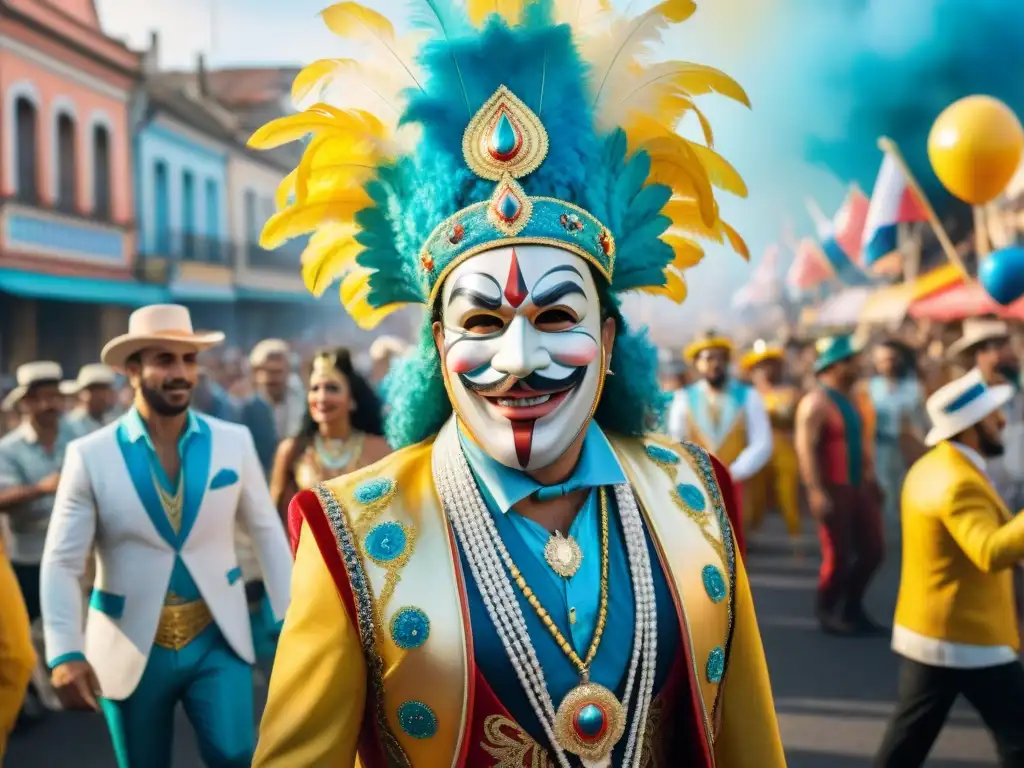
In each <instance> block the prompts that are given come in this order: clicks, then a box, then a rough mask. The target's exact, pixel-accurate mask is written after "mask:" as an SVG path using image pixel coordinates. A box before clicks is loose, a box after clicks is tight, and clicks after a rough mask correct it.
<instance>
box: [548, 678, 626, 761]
mask: <svg viewBox="0 0 1024 768" xmlns="http://www.w3.org/2000/svg"><path fill="white" fill-rule="evenodd" d="M625 730H626V708H625V707H623V706H622V704H621V703H620V702H619V700H618V699H616V698H615V694H614V693H612V692H611V691H609V690H608V689H607V688H605V687H604V686H603V685H598V684H597V683H591V682H589V681H587V679H586V678H585V677H584V679H583V682H581V683H580V684H579V685H578V686H576V687H575V688H573V689H572V690H571V691H569V693H567V694H566V696H565V698H564V699H562V703H561V704H559V705H558V712H556V713H555V738H556V739H557V740H558V745H559V746H560V747H561V748H562V749H564V750H565V751H566V752H571V753H572V754H574V755H577V756H578V757H580V758H581V759H583V760H584V761H585V762H586V764H587V765H593V766H609V765H611V755H612V750H613V749H615V745H616V744H618V743H619V739H621V738H622V734H623V732H624V731H625Z"/></svg>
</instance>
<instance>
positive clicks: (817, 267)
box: [786, 237, 835, 293]
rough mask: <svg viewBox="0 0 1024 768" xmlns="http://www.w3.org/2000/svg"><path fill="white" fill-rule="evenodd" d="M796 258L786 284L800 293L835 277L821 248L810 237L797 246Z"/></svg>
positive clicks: (787, 275) (788, 273)
mask: <svg viewBox="0 0 1024 768" xmlns="http://www.w3.org/2000/svg"><path fill="white" fill-rule="evenodd" d="M795 250H796V256H795V258H794V259H793V264H792V265H791V266H790V268H789V271H788V272H787V273H786V284H787V285H788V286H789V287H790V288H792V289H793V290H794V291H796V292H798V293H807V292H810V291H812V290H814V289H815V288H817V287H818V286H819V285H821V284H822V283H824V282H827V281H829V280H831V279H832V278H833V277H835V273H834V272H833V271H832V266H831V264H829V261H828V259H827V258H826V257H825V254H824V253H822V251H821V247H820V246H819V245H818V244H817V243H816V242H814V240H812V239H811V238H809V237H805V238H804V239H803V240H801V241H800V242H799V243H797V244H796V249H795Z"/></svg>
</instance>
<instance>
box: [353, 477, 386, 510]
mask: <svg viewBox="0 0 1024 768" xmlns="http://www.w3.org/2000/svg"><path fill="white" fill-rule="evenodd" d="M394 489H395V481H394V480H392V479H391V478H389V477H375V478H373V479H372V480H366V481H365V482H362V483H360V484H359V485H357V486H356V487H355V490H354V491H352V495H353V496H355V497H356V501H358V502H359V503H360V504H372V503H373V502H375V501H379V500H380V499H382V498H384V497H385V496H387V495H388V494H389V493H391V492H392V491H393V490H394Z"/></svg>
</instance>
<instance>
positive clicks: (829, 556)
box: [796, 336, 885, 636]
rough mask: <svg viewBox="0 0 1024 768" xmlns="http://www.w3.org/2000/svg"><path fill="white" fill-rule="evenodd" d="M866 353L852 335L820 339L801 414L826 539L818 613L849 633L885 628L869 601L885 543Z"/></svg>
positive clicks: (833, 628) (809, 480)
mask: <svg viewBox="0 0 1024 768" xmlns="http://www.w3.org/2000/svg"><path fill="white" fill-rule="evenodd" d="M859 353H860V346H859V345H858V344H857V343H856V342H855V341H854V340H853V338H852V337H851V336H835V337H831V338H826V339H822V340H821V341H819V342H818V359H817V361H816V363H815V367H814V369H815V374H816V376H817V380H818V386H817V387H816V388H815V389H812V390H811V391H810V392H809V393H808V394H807V395H805V396H804V398H803V400H801V401H800V406H799V408H798V409H797V421H796V449H797V455H798V459H799V463H800V475H801V479H802V480H803V483H804V486H805V487H806V488H807V499H808V502H809V505H810V508H811V514H812V515H813V516H814V518H815V519H816V520H817V521H818V535H819V538H820V540H821V554H822V559H821V574H820V578H819V582H818V596H817V604H816V606H815V613H816V616H817V619H818V622H819V623H820V624H821V628H822V630H824V631H825V632H827V633H829V634H837V635H844V636H849V635H857V634H880V633H883V632H885V630H884V628H882V627H881V626H880V625H878V624H877V623H876V622H875V621H873V620H872V619H871V618H870V617H869V616H868V615H867V614H866V613H865V611H864V604H863V601H864V593H865V592H866V591H867V587H868V584H869V583H870V581H871V578H872V576H874V574H875V571H877V570H878V566H879V565H880V564H881V562H882V557H883V553H884V548H885V544H884V541H883V534H882V518H881V511H880V507H881V505H880V501H881V494H880V492H879V490H878V483H877V482H876V481H875V468H874V460H873V459H874V457H873V454H872V451H871V446H872V445H873V444H874V439H873V431H874V423H873V422H874V419H873V418H872V411H871V409H870V406H869V405H868V403H867V400H866V398H865V397H863V396H860V393H858V392H857V390H856V384H857V378H858V374H859V362H858V355H859Z"/></svg>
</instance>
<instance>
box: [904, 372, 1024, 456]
mask: <svg viewBox="0 0 1024 768" xmlns="http://www.w3.org/2000/svg"><path fill="white" fill-rule="evenodd" d="M1013 395H1014V388H1013V387H1012V386H1010V385H1009V384H1001V385H999V386H995V387H990V386H988V385H987V384H986V383H985V380H984V379H983V378H982V376H981V371H979V370H978V369H977V368H973V369H971V370H970V371H968V372H967V373H965V374H964V375H963V376H961V377H960V378H959V379H955V380H953V381H951V382H949V384H946V385H945V386H943V387H940V388H939V389H937V390H936V391H935V392H934V393H933V394H932V396H931V397H929V398H928V403H927V404H926V408H927V410H928V417H929V418H930V419H931V422H932V428H931V430H930V431H929V432H928V434H927V435H926V436H925V438H924V442H925V445H927V446H933V445H937V444H938V443H941V442H942V441H943V440H948V439H949V438H951V437H953V436H955V435H958V434H960V433H961V432H963V431H964V430H965V429H968V428H970V427H973V426H974V425H975V424H977V423H978V422H979V421H981V420H982V419H984V418H985V417H986V416H988V415H989V414H990V413H992V412H993V411H998V410H999V409H1000V408H1002V407H1003V406H1004V405H1006V404H1007V403H1008V402H1010V400H1011V399H1012V398H1013Z"/></svg>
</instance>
